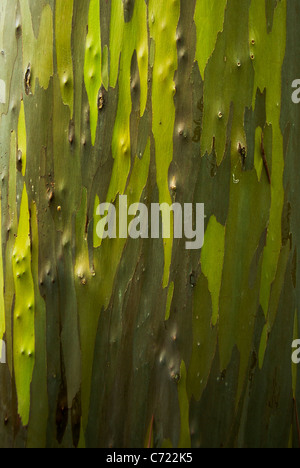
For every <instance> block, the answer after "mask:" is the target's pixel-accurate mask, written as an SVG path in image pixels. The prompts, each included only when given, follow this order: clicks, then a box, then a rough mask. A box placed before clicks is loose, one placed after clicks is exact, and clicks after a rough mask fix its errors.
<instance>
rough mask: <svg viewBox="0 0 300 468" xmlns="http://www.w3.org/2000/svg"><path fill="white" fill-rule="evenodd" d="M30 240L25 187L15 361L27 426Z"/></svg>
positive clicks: (31, 354)
mask: <svg viewBox="0 0 300 468" xmlns="http://www.w3.org/2000/svg"><path fill="white" fill-rule="evenodd" d="M29 236H30V226H29V209H28V196H27V191H26V186H25V184H24V189H23V195H22V202H21V211H20V219H19V227H18V235H17V238H16V243H15V248H14V251H13V258H12V264H13V274H14V282H15V308H14V319H13V326H14V329H13V333H14V348H13V358H14V371H15V379H16V389H17V395H18V413H19V415H20V417H21V419H22V424H23V425H24V426H26V425H27V424H28V421H29V409H30V384H31V380H32V373H33V368H34V362H35V328H34V315H35V297H34V284H33V279H32V271H31V248H30V246H31V243H30V237H29Z"/></svg>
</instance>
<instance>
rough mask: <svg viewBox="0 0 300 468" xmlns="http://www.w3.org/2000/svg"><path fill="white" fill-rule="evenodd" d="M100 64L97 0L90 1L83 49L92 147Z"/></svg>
mask: <svg viewBox="0 0 300 468" xmlns="http://www.w3.org/2000/svg"><path fill="white" fill-rule="evenodd" d="M101 63H102V61H101V30H100V6H99V1H98V0H91V1H90V7H89V19H88V34H87V38H86V48H85V61H84V82H85V87H86V90H87V95H88V98H89V104H90V126H91V137H92V144H93V145H94V144H95V139H96V129H97V122H98V111H99V105H98V93H99V90H100V86H101V79H102V78H101Z"/></svg>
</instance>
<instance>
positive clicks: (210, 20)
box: [195, 0, 227, 78]
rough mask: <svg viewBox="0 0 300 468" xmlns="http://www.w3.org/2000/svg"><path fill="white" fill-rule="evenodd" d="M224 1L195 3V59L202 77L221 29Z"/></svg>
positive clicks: (204, 0) (205, 0)
mask: <svg viewBox="0 0 300 468" xmlns="http://www.w3.org/2000/svg"><path fill="white" fill-rule="evenodd" d="M226 3H227V0H203V1H201V2H199V1H198V2H197V3H196V9H195V23H196V27H197V49H196V60H197V62H198V65H199V70H200V73H201V76H202V78H204V72H205V68H206V65H207V62H208V60H209V58H210V56H211V55H212V53H213V51H214V48H215V45H216V40H217V35H218V33H219V32H221V31H222V29H223V22H224V12H225V7H226Z"/></svg>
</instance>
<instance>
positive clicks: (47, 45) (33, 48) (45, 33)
mask: <svg viewBox="0 0 300 468" xmlns="http://www.w3.org/2000/svg"><path fill="white" fill-rule="evenodd" d="M20 5H21V15H22V44H23V71H24V75H25V72H26V71H27V69H28V68H29V72H30V77H29V75H28V72H27V73H26V75H27V76H25V80H26V81H27V90H26V83H25V92H26V94H27V93H30V92H31V93H33V94H34V91H35V82H36V79H37V78H38V80H39V84H40V86H41V87H43V88H44V89H47V88H48V86H49V80H50V77H51V76H52V75H53V13H52V10H51V7H50V5H45V7H44V8H43V11H42V15H41V20H40V27H39V35H38V37H37V38H36V37H35V34H34V31H33V27H32V20H31V11H30V8H29V4H28V0H21V1H20ZM20 27H21V25H20ZM28 78H29V80H28Z"/></svg>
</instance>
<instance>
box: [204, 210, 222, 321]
mask: <svg viewBox="0 0 300 468" xmlns="http://www.w3.org/2000/svg"><path fill="white" fill-rule="evenodd" d="M224 248H225V228H224V226H222V225H221V224H219V223H218V222H217V220H216V218H215V216H212V217H211V218H210V220H209V224H208V227H207V230H206V233H205V237H204V246H203V248H202V252H201V267H202V271H203V273H204V275H205V276H206V278H207V279H208V288H209V291H210V293H211V296H212V305H213V314H212V324H213V325H216V323H217V320H218V315H219V297H220V290H221V283H222V272H223V263H224Z"/></svg>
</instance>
